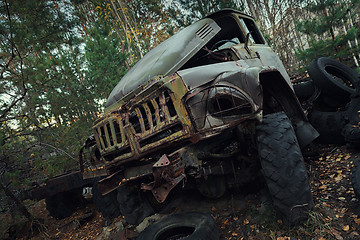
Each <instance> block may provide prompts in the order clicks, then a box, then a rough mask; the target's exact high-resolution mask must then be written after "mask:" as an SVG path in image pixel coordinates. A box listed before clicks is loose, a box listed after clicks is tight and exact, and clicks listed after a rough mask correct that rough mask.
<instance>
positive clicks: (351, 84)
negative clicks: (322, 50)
mask: <svg viewBox="0 0 360 240" xmlns="http://www.w3.org/2000/svg"><path fill="white" fill-rule="evenodd" d="M308 72H309V75H310V77H311V79H312V80H313V81H314V83H315V84H316V85H317V86H318V87H319V88H320V89H321V90H322V92H323V93H324V94H326V95H329V96H331V97H332V98H334V99H336V100H337V101H339V103H340V104H346V103H348V102H349V101H350V95H351V94H355V92H356V90H355V85H357V82H358V81H359V74H358V73H357V72H355V71H354V70H352V69H351V68H350V67H348V66H346V65H345V64H342V63H341V62H339V61H336V60H334V59H331V58H327V57H320V58H317V59H315V60H313V61H312V62H311V63H310V65H309V67H308Z"/></svg>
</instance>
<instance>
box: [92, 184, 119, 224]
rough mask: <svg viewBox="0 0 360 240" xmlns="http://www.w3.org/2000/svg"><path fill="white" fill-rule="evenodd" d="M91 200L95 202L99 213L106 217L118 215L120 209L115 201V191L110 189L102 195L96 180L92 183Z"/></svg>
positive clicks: (110, 217) (111, 217)
mask: <svg viewBox="0 0 360 240" xmlns="http://www.w3.org/2000/svg"><path fill="white" fill-rule="evenodd" d="M92 192H93V202H94V203H95V206H96V209H97V210H98V211H99V212H101V215H102V216H103V217H104V218H106V219H113V218H116V217H117V216H119V215H120V214H121V213H120V209H119V203H118V201H117V192H116V191H112V192H110V193H108V194H106V195H102V194H101V192H100V190H99V188H98V185H97V182H95V183H94V185H93V188H92Z"/></svg>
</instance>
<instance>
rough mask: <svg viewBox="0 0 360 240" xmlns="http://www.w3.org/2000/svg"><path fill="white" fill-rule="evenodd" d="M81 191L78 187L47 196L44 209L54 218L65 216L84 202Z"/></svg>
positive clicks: (69, 214)
mask: <svg viewBox="0 0 360 240" xmlns="http://www.w3.org/2000/svg"><path fill="white" fill-rule="evenodd" d="M81 193H82V189H81V188H79V189H74V190H71V191H67V192H60V193H58V194H56V195H53V196H51V197H47V198H46V199H45V202H46V209H47V210H48V212H49V214H50V215H51V216H53V217H54V218H56V219H63V218H67V217H69V216H71V214H72V213H73V212H74V211H75V209H76V208H77V207H80V206H82V205H84V204H85V200H84V198H83V197H82V194H81Z"/></svg>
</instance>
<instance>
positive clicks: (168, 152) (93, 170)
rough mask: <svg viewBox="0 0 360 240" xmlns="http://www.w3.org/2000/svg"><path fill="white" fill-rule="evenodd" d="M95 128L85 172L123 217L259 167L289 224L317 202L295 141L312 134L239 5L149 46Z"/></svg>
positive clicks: (216, 189) (228, 183) (215, 190)
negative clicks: (97, 178) (187, 188)
mask: <svg viewBox="0 0 360 240" xmlns="http://www.w3.org/2000/svg"><path fill="white" fill-rule="evenodd" d="M93 131H94V135H93V136H91V137H89V138H88V140H87V142H86V144H85V146H84V149H85V151H83V152H81V154H80V156H81V157H80V164H81V170H82V172H83V176H84V177H85V178H86V177H95V176H102V179H101V180H100V181H99V182H98V186H97V187H98V189H99V190H100V192H102V194H103V195H104V196H103V202H104V206H108V207H109V208H112V207H113V206H114V205H117V207H118V208H119V210H120V212H121V214H122V215H124V216H125V219H126V220H127V221H128V222H129V223H130V224H137V223H139V222H141V221H142V220H143V219H144V218H145V217H146V216H148V215H150V214H153V213H154V211H155V209H159V208H161V206H162V205H163V204H164V203H165V200H166V199H167V198H168V195H169V194H171V192H172V191H175V190H179V189H181V188H182V187H184V186H186V184H189V183H191V185H193V186H196V187H197V188H198V189H199V191H200V193H202V194H204V195H205V196H208V197H212V198H217V197H220V196H221V195H222V194H223V193H224V192H225V190H226V189H227V188H230V187H236V186H240V185H241V184H246V183H247V181H248V179H249V178H252V177H255V176H257V175H259V173H262V174H263V177H264V179H265V182H266V183H267V187H268V190H269V192H270V194H271V196H272V200H273V205H274V208H275V209H277V210H278V212H279V214H280V215H281V216H282V217H283V218H284V219H285V220H286V221H287V222H288V223H289V224H296V223H297V222H298V221H300V220H302V219H304V218H306V217H307V211H308V210H309V209H311V208H312V207H313V206H314V203H313V199H312V193H311V190H310V186H309V181H308V176H307V172H306V168H305V165H304V160H303V156H302V153H301V147H304V146H306V145H307V144H309V143H310V142H311V141H312V140H314V139H315V138H316V137H317V136H318V133H317V132H316V130H315V129H314V128H313V127H312V126H311V125H310V124H309V122H308V120H307V118H306V116H305V114H304V112H303V110H302V108H301V106H300V104H299V101H298V99H297V98H296V96H295V94H294V91H293V88H292V85H291V83H290V79H289V76H288V75H287V73H286V70H285V68H284V66H283V64H282V62H281V61H280V59H279V58H278V56H277V54H276V53H275V52H273V51H272V49H271V48H270V47H269V46H268V45H267V44H266V42H265V40H264V37H263V36H262V34H261V33H260V31H259V29H258V28H257V26H256V24H255V22H254V19H253V18H252V17H250V16H248V15H245V14H242V13H240V12H238V11H235V10H231V9H224V10H221V11H219V12H216V13H214V14H211V15H209V16H208V17H206V18H204V19H202V20H199V21H198V22H195V23H194V24H192V25H190V26H188V27H186V28H185V29H183V30H181V31H179V32H178V33H177V34H175V35H174V36H172V37H170V38H169V39H167V40H166V41H164V42H163V43H161V44H160V45H158V46H157V47H155V48H154V49H152V50H151V51H150V52H149V53H148V54H146V55H145V56H144V57H143V58H142V59H141V60H140V61H139V62H138V63H137V64H136V65H135V66H134V67H133V68H132V69H131V70H130V71H129V72H128V73H127V74H126V75H125V76H124V77H123V78H122V79H121V80H120V81H119V83H118V84H117V86H116V87H115V88H114V89H113V91H112V92H111V94H110V96H109V97H108V99H107V103H106V108H105V112H104V114H103V116H102V117H100V118H99V119H98V120H97V121H95V123H94V126H93ZM86 152H87V153H88V154H85V153H86ZM86 156H88V157H86ZM257 166H259V168H257ZM100 202H101V201H100ZM113 208H114V209H115V207H113Z"/></svg>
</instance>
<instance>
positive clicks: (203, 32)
mask: <svg viewBox="0 0 360 240" xmlns="http://www.w3.org/2000/svg"><path fill="white" fill-rule="evenodd" d="M219 31H220V27H219V26H218V25H217V24H216V22H215V21H214V20H212V19H210V18H205V19H202V20H200V21H198V22H196V23H194V24H192V25H190V26H188V27H186V28H184V29H183V30H181V31H180V32H178V33H176V34H175V35H174V36H172V37H170V38H168V39H167V40H166V41H164V42H162V43H161V44H159V45H158V46H157V47H155V48H154V49H152V50H151V51H150V52H148V53H147V54H146V55H145V56H144V57H143V58H142V59H140V60H139V61H138V62H137V63H136V64H135V66H134V67H132V68H131V69H130V70H129V72H128V73H127V74H126V75H125V76H124V77H123V78H122V79H121V80H120V81H119V83H118V84H117V85H116V87H115V88H114V89H113V90H112V92H111V93H110V96H109V97H108V99H107V102H106V106H105V107H106V108H107V107H109V106H111V105H112V104H114V103H116V102H117V101H119V100H120V99H122V98H123V97H124V96H126V95H127V94H128V93H130V92H131V91H132V90H134V89H136V88H137V87H139V86H141V85H145V84H146V83H147V82H148V81H150V80H151V79H152V78H153V77H155V76H158V75H163V76H167V75H170V74H173V73H175V72H176V71H177V70H179V69H180V68H181V67H182V66H183V65H184V64H185V63H186V62H187V61H188V60H189V59H190V58H191V57H192V56H194V55H195V54H196V53H197V52H198V51H199V50H200V49H201V48H202V47H204V46H205V44H206V43H208V42H209V41H210V40H211V39H212V38H213V37H214V36H215V35H216V34H217V33H218V32H219Z"/></svg>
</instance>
